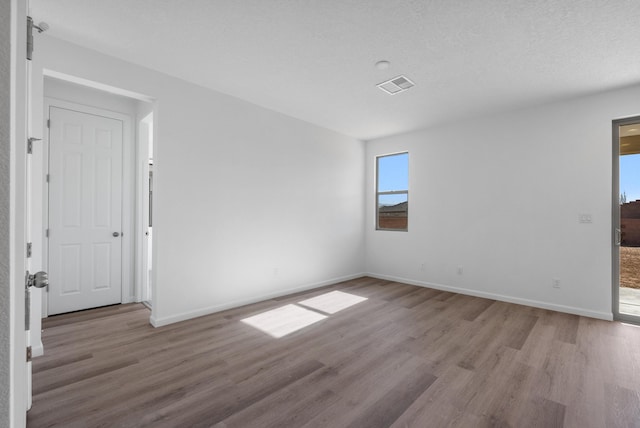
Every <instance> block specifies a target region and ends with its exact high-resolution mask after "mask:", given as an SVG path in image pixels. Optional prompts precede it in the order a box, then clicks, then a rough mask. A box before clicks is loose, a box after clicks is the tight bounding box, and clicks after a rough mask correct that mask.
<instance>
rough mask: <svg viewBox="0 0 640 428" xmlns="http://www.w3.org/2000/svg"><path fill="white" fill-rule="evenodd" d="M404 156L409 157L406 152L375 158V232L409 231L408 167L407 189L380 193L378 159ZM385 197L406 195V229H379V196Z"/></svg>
mask: <svg viewBox="0 0 640 428" xmlns="http://www.w3.org/2000/svg"><path fill="white" fill-rule="evenodd" d="M404 154H406V155H407V157H408V156H409V152H408V151H403V152H397V153H388V154H384V155H378V156H376V202H375V210H376V212H375V224H376V230H386V231H391V232H408V231H409V184H408V181H409V167H408V166H407V189H406V190H388V191H384V192H381V191H380V159H381V158H386V157H390V156H397V155H404ZM385 195H407V227H406V228H405V229H392V228H386V227H380V211H379V206H380V196H385Z"/></svg>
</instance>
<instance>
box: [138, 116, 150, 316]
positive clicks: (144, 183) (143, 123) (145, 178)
mask: <svg viewBox="0 0 640 428" xmlns="http://www.w3.org/2000/svg"><path fill="white" fill-rule="evenodd" d="M136 120H137V125H138V135H137V144H136V150H137V158H136V178H135V179H136V191H137V197H136V220H135V221H136V236H137V237H138V239H136V243H135V245H136V257H135V272H136V281H135V290H136V296H137V301H145V300H147V296H146V293H145V291H144V289H145V288H146V287H147V285H148V276H149V274H148V263H147V260H148V256H149V248H148V242H149V241H148V235H146V233H147V232H148V230H149V224H148V219H149V143H150V142H151V143H152V144H153V137H152V135H153V129H152V127H153V111H152V112H150V113H149V114H147V115H146V116H145V117H143V118H141V119H139V118H137V119H136ZM149 125H151V127H150V126H149ZM152 294H153V293H152ZM148 303H149V305H150V302H148Z"/></svg>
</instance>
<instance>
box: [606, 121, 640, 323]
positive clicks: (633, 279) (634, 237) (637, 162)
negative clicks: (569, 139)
mask: <svg viewBox="0 0 640 428" xmlns="http://www.w3.org/2000/svg"><path fill="white" fill-rule="evenodd" d="M612 212H613V219H612V220H613V221H612V224H613V228H614V230H613V257H612V261H613V281H612V283H613V312H614V316H615V318H616V319H619V320H623V321H629V322H633V323H637V324H640V117H633V118H628V119H621V120H616V121H614V122H613V211H612Z"/></svg>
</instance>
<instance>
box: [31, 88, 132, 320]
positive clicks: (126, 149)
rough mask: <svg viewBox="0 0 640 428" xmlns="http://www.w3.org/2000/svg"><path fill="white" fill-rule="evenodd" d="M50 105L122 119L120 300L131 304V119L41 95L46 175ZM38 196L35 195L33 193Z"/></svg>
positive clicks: (45, 309) (45, 258)
mask: <svg viewBox="0 0 640 428" xmlns="http://www.w3.org/2000/svg"><path fill="white" fill-rule="evenodd" d="M51 107H58V108H64V109H68V110H74V111H78V112H81V113H88V114H93V115H98V116H103V117H108V118H111V119H116V120H121V121H122V123H123V146H122V147H123V149H122V154H123V155H122V232H123V236H122V278H121V279H122V302H121V303H130V302H133V301H137V296H136V295H135V294H136V293H135V291H136V290H135V287H133V281H132V279H133V266H134V263H133V258H134V252H133V245H134V239H133V233H134V229H135V226H134V218H135V216H134V206H133V203H132V199H133V191H134V188H133V183H134V180H133V171H134V168H135V165H134V158H135V146H136V145H135V144H133V143H132V141H133V138H132V132H133V130H132V118H131V117H130V116H128V115H126V114H122V113H118V112H114V111H110V110H103V109H100V108H97V107H92V106H86V105H82V104H77V103H73V102H70V101H65V100H60V99H56V98H51V97H45V98H44V120H45V132H44V134H43V137H44V138H43V140H44V145H43V160H44V163H45V165H44V171H46V174H48V173H49V144H50V142H49V130H48V129H46V121H47V119H49V109H50V108H51ZM48 192H49V190H48V186H47V188H46V190H45V191H44V192H43V195H42V204H43V220H44V228H45V229H46V228H47V227H48V224H49V200H48V199H49V198H48ZM36 197H37V196H36ZM44 239H45V243H44V245H43V246H42V248H43V251H44V254H43V257H42V259H43V264H44V265H45V267H46V269H45V270H47V271H49V253H48V252H49V245H48V240H47V238H44ZM42 306H43V315H44V316H47V315H48V313H49V309H48V298H43V299H42Z"/></svg>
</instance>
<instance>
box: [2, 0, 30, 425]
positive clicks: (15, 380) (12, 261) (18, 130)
mask: <svg viewBox="0 0 640 428" xmlns="http://www.w3.org/2000/svg"><path fill="white" fill-rule="evenodd" d="M26 22H27V2H26V1H20V0H11V26H10V33H11V42H10V49H11V54H10V55H11V60H10V62H11V65H10V74H11V76H10V81H11V89H10V91H11V92H10V124H9V128H10V129H9V146H10V148H9V168H10V179H9V228H10V232H9V287H10V290H9V306H10V310H9V321H10V327H9V349H10V351H9V352H10V355H9V358H10V361H9V367H10V375H9V376H10V378H9V391H8V393H9V394H8V395H9V424H10V427H15V428H22V427H24V426H26V423H27V422H26V417H27V415H26V412H27V409H28V405H29V400H30V397H27V394H28V390H27V382H29V377H28V372H27V363H26V358H25V349H26V340H27V338H26V332H25V329H24V316H25V313H24V308H25V301H24V299H25V296H24V273H25V266H26V260H25V257H24V255H25V253H24V249H25V245H26V223H25V220H26V201H25V197H26V191H25V190H26V181H25V179H26V156H27V151H26V141H27V107H28V104H27V64H26V62H27V61H26V58H25V52H26V46H27V43H26V33H27V31H26ZM3 154H4V153H3ZM3 387H4V386H3Z"/></svg>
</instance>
